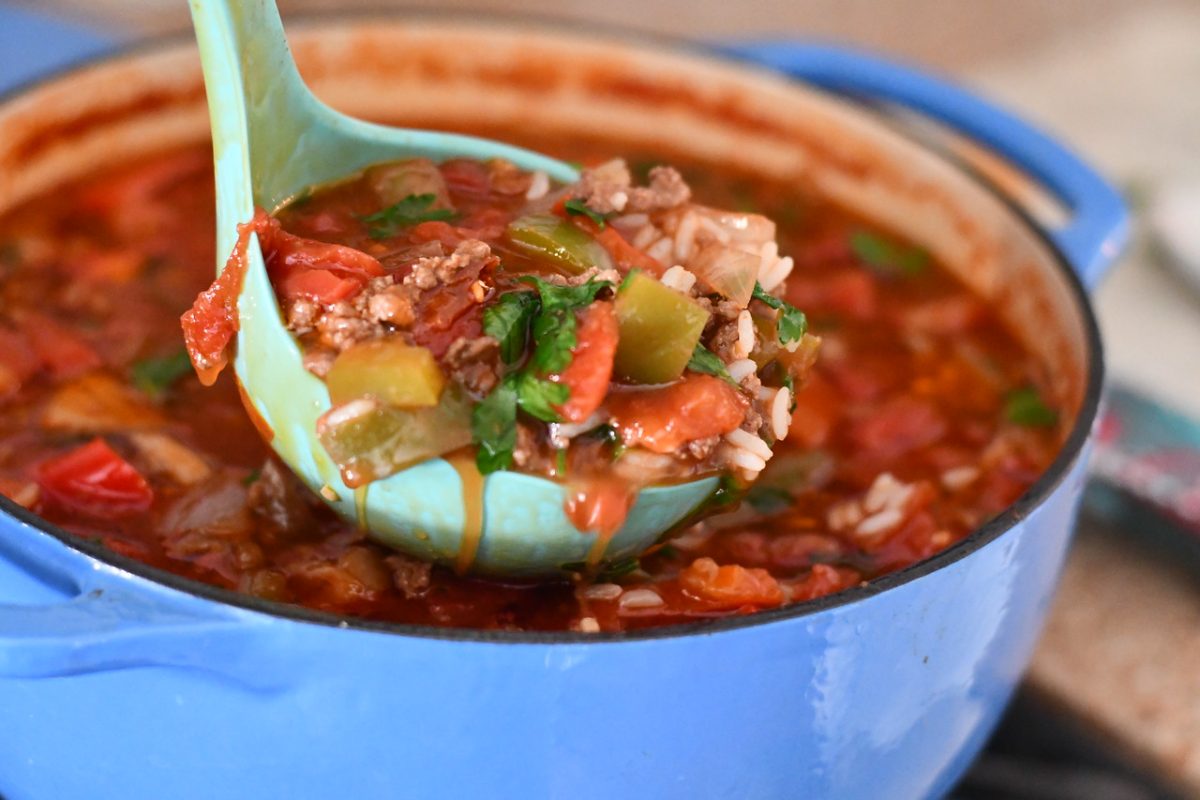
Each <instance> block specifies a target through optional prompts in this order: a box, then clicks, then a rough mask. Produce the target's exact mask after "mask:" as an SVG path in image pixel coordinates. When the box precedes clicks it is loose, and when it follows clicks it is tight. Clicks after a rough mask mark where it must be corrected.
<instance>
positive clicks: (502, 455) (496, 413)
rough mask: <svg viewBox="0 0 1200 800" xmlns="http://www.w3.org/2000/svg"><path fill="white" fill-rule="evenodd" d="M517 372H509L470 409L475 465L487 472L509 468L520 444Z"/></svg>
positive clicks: (485, 473)
mask: <svg viewBox="0 0 1200 800" xmlns="http://www.w3.org/2000/svg"><path fill="white" fill-rule="evenodd" d="M516 378H517V376H516V375H507V376H505V378H504V380H502V381H501V382H500V383H499V384H498V385H497V386H496V388H495V389H493V390H492V393H491V394H489V395H488V396H487V397H485V398H483V401H482V402H480V403H479V405H477V406H475V409H474V410H473V411H472V412H471V438H472V439H474V440H475V444H476V448H475V465H476V466H477V467H479V471H480V473H482V474H484V475H488V474H490V473H492V472H495V471H496V470H501V469H508V467H509V466H510V465H511V464H512V458H513V450H514V449H515V448H516V446H517V387H516Z"/></svg>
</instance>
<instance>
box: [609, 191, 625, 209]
mask: <svg viewBox="0 0 1200 800" xmlns="http://www.w3.org/2000/svg"><path fill="white" fill-rule="evenodd" d="M608 201H609V202H610V203H612V207H613V208H615V209H616V210H617V211H624V210H625V204H626V203H628V202H629V195H627V194H625V193H624V192H613V193H612V196H611V197H609V198H608Z"/></svg>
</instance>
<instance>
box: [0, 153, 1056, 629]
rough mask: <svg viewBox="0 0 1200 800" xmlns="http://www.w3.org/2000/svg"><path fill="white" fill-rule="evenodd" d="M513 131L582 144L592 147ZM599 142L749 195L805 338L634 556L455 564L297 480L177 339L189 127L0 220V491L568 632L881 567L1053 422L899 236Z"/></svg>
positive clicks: (146, 539) (1014, 479)
mask: <svg viewBox="0 0 1200 800" xmlns="http://www.w3.org/2000/svg"><path fill="white" fill-rule="evenodd" d="M508 138H511V139H513V140H517V141H521V140H522V137H520V136H509V137H508ZM522 143H523V144H527V145H532V146H535V147H537V146H540V147H541V148H542V149H544V150H546V151H547V152H552V153H554V154H555V155H558V156H560V157H564V158H573V159H576V160H580V161H584V162H586V163H594V162H597V161H600V160H603V159H605V158H607V157H609V156H610V155H612V154H613V153H614V152H618V151H619V150H620V148H619V147H616V146H612V145H608V146H603V147H601V146H594V145H593V146H589V145H585V144H580V143H575V144H566V143H564V142H562V141H557V140H556V141H553V142H538V141H529V138H528V137H524V141H522ZM624 155H626V156H627V158H628V159H629V162H630V164H631V165H632V166H633V167H634V170H635V172H637V171H642V170H644V169H645V168H646V166H648V165H650V164H655V163H667V162H669V163H672V164H674V165H676V166H677V167H679V168H680V169H681V170H682V172H683V173H684V175H685V177H686V179H687V181H688V182H689V183H690V185H691V186H692V188H693V191H694V193H695V197H696V199H697V200H698V201H700V202H702V203H706V204H708V205H711V206H715V207H723V208H739V209H744V210H754V211H757V212H759V213H762V214H765V215H766V216H768V217H770V218H772V219H774V220H776V221H777V223H778V225H779V234H778V235H779V243H780V249H781V251H782V252H784V253H787V254H790V255H791V256H793V257H794V259H795V261H796V267H795V269H794V270H793V272H792V274H791V276H790V277H789V278H788V280H787V283H786V286H785V289H784V290H783V292H782V294H783V295H784V297H785V299H786V300H787V301H788V302H790V303H792V304H793V305H795V306H797V307H799V308H801V309H803V310H804V311H805V312H806V313H807V315H808V319H809V322H810V329H811V331H812V332H813V333H814V334H816V335H818V336H820V337H821V338H822V340H823V341H822V346H821V355H820V359H819V360H818V362H817V364H816V366H815V367H814V368H813V370H812V372H811V374H810V375H809V377H808V379H807V381H806V382H805V384H804V385H803V386H802V387H797V392H796V397H795V404H796V408H795V413H794V416H793V424H792V428H791V432H790V435H789V437H788V438H787V440H786V441H783V442H779V443H777V444H776V446H775V450H776V453H775V456H774V458H773V459H772V460H771V462H770V463H769V465H768V467H767V469H766V471H765V472H764V473H763V474H762V476H761V478H760V479H759V481H758V482H757V483H756V484H755V485H754V486H753V488H751V489H750V490H749V492H748V493H747V494H746V495H745V496H744V497H743V498H741V499H740V500H736V499H734V497H733V495H732V494H730V495H729V496H728V497H727V498H725V499H730V500H733V502H730V504H729V505H728V506H727V507H725V508H724V509H723V510H721V511H720V512H719V513H716V514H714V515H713V516H711V517H709V518H707V519H705V520H703V521H701V522H698V523H696V524H694V525H692V526H691V527H687V528H685V529H683V530H681V531H679V532H678V535H676V536H675V537H674V538H672V539H671V540H669V541H667V542H666V543H665V544H663V545H660V546H659V547H658V548H656V549H655V550H653V551H651V552H650V553H648V554H646V555H644V556H643V557H642V558H640V559H631V560H629V561H627V562H622V563H618V564H606V565H604V568H603V571H601V572H600V573H599V574H580V575H578V576H576V577H575V578H574V579H571V580H562V581H557V582H544V583H539V584H523V583H505V582H499V581H493V580H483V579H478V578H472V577H469V576H461V575H458V574H456V573H455V572H454V571H453V570H452V569H449V568H445V567H438V566H433V567H431V566H429V565H427V564H424V563H422V562H419V561H416V560H414V559H411V558H409V557H407V556H404V555H401V554H398V553H395V552H393V551H391V550H389V549H387V548H384V547H381V546H379V545H376V544H374V543H373V542H371V541H370V539H369V538H368V537H367V536H366V534H365V533H364V532H362V531H360V530H358V529H357V528H356V527H355V526H354V525H353V524H351V523H348V522H346V521H344V520H342V519H340V518H339V517H337V516H336V515H335V514H333V513H332V512H331V511H330V510H329V509H328V508H327V507H325V506H324V504H323V503H322V501H321V500H320V499H319V498H317V497H315V496H314V495H312V493H310V492H309V490H307V489H306V488H304V487H303V486H302V485H300V484H299V482H298V481H297V480H296V479H295V478H294V477H293V476H292V475H291V474H290V472H288V470H287V469H286V468H285V467H283V466H282V465H281V464H280V463H279V462H278V460H277V459H275V458H274V456H273V455H272V453H271V451H270V448H269V446H268V445H267V444H266V443H265V442H264V441H263V439H262V438H261V437H260V435H259V431H258V430H257V429H256V427H255V424H254V422H253V421H252V420H251V418H250V417H249V416H248V415H247V413H246V411H245V410H244V408H243V404H242V402H241V400H240V398H239V393H238V388H237V386H236V383H235V381H234V380H233V378H232V375H231V374H230V372H231V371H228V370H227V371H226V372H225V373H223V374H222V375H221V376H220V377H219V378H218V379H217V380H216V383H215V385H214V386H212V387H209V388H205V387H203V386H201V384H200V382H199V380H198V379H197V378H196V376H195V374H194V373H193V372H192V370H191V367H190V365H189V363H188V360H187V356H186V353H185V352H184V350H183V338H182V333H181V330H180V324H179V318H180V315H181V314H182V313H183V312H184V311H185V310H186V309H188V308H189V307H190V306H191V305H192V302H193V301H194V299H195V298H196V295H197V293H198V292H200V291H201V290H202V289H204V288H205V287H206V286H208V285H209V283H211V281H212V277H213V266H214V264H215V262H216V255H217V254H216V253H215V252H214V250H213V241H214V235H213V230H214V220H213V179H212V172H211V167H210V156H209V151H208V149H207V148H206V147H197V148H194V149H190V150H183V151H178V152H173V153H169V154H167V155H163V156H160V157H156V158H154V159H151V160H148V161H145V162H142V163H138V164H134V165H132V166H128V167H122V168H118V169H113V170H111V171H108V172H106V173H104V174H102V175H100V176H98V177H96V178H93V179H89V180H87V181H84V182H81V183H80V184H78V185H76V186H73V187H69V188H67V189H65V190H60V191H57V192H55V193H54V194H53V195H49V196H45V197H42V198H40V199H37V200H35V201H33V202H30V203H27V204H25V205H24V206H22V207H20V208H18V209H16V210H15V211H13V212H11V213H10V214H8V215H7V216H6V217H5V218H4V219H2V220H0V493H3V494H4V495H6V496H7V497H9V498H10V499H12V500H14V501H15V502H17V503H19V504H21V505H24V506H26V507H28V508H30V509H31V510H32V511H33V512H34V513H36V514H38V515H39V516H41V517H42V518H44V519H46V520H47V521H48V522H51V523H53V524H56V525H59V526H61V527H63V528H64V529H66V530H68V531H71V532H72V533H75V534H77V535H80V536H83V537H86V538H89V539H94V540H97V541H99V542H101V543H102V544H103V545H104V546H106V547H108V548H109V549H111V550H112V551H114V552H117V553H121V554H123V555H126V556H129V557H132V558H135V559H137V560H140V561H143V562H145V563H147V564H151V565H153V566H156V567H159V568H162V569H165V570H168V571H170V572H174V573H177V574H180V575H183V576H186V577H189V578H193V579H196V580H199V581H203V582H206V583H210V584H214V585H217V586H222V587H226V588H230V589H234V590H237V591H240V592H244V593H247V594H250V595H254V596H257V597H261V598H266V599H269V600H275V601H279V602H283V603H291V604H297V605H302V606H306V607H309V608H312V609H316V610H320V611H326V612H332V613H336V614H344V615H350V616H356V617H362V618H366V619H373V620H385V621H391V622H399V623H413V624H423V625H438V626H450V627H471V628H479V629H507V630H583V631H589V632H594V631H620V630H633V629H640V628H647V627H652V626H658V625H665V624H672V623H679V622H687V621H696V620H704V619H714V618H720V617H725V616H730V615H740V614H748V613H753V612H754V611H757V610H761V609H766V608H775V607H779V606H781V605H787V604H791V603H797V602H802V601H805V600H809V599H812V598H816V597H821V596H824V595H828V594H830V593H833V592H838V591H841V590H843V589H846V588H849V587H852V586H855V585H858V584H860V583H862V582H864V581H869V580H871V579H872V578H875V577H877V576H879V575H883V574H886V573H889V572H892V571H895V570H897V569H901V568H903V567H906V566H908V565H910V564H913V563H915V562H917V561H920V560H922V559H925V558H928V557H929V556H931V555H933V554H934V553H937V552H938V551H940V550H942V549H944V548H946V547H948V546H950V545H952V544H954V543H955V542H957V541H959V540H960V539H962V538H963V537H965V536H966V535H968V534H969V533H971V532H972V531H973V530H975V529H976V528H977V527H978V526H979V525H981V524H982V523H984V522H985V521H987V520H988V519H989V518H991V517H993V516H995V515H996V514H998V513H1000V512H1001V511H1002V510H1003V509H1005V508H1006V507H1007V506H1009V505H1010V504H1011V503H1013V502H1014V501H1015V500H1016V499H1017V498H1018V497H1019V496H1020V495H1021V494H1022V493H1023V492H1025V491H1026V490H1027V489H1028V488H1029V486H1030V485H1031V484H1032V483H1033V482H1034V481H1035V480H1036V479H1037V478H1038V476H1039V475H1040V474H1041V472H1042V471H1043V470H1044V469H1045V468H1046V467H1047V466H1048V464H1049V463H1050V461H1051V460H1052V459H1053V458H1054V456H1055V454H1056V453H1057V450H1058V448H1059V446H1060V445H1061V442H1062V427H1063V426H1062V425H1061V424H1060V420H1059V416H1060V414H1059V413H1058V411H1057V410H1056V409H1055V408H1053V407H1052V406H1050V405H1048V404H1047V402H1046V401H1045V400H1044V399H1043V395H1042V393H1041V392H1040V390H1039V387H1042V386H1044V385H1046V381H1045V375H1044V369H1043V367H1042V366H1041V365H1040V364H1039V363H1038V362H1037V361H1036V360H1035V359H1034V358H1033V357H1032V356H1031V355H1030V354H1028V353H1027V352H1025V351H1024V350H1023V349H1022V347H1021V346H1020V345H1019V344H1018V342H1017V341H1016V340H1015V338H1014V337H1013V336H1012V335H1011V334H1010V333H1009V331H1008V330H1006V328H1005V327H1004V325H1003V324H1002V323H1001V322H1000V320H999V319H998V318H997V317H996V316H995V315H994V314H993V313H992V312H991V310H990V309H989V308H987V306H986V305H985V304H984V303H983V302H982V301H981V300H979V299H978V298H976V297H975V296H974V295H973V294H972V293H971V292H970V291H969V290H968V289H966V288H965V287H964V286H962V285H961V284H959V283H958V282H956V281H955V280H954V279H953V278H951V277H950V275H949V274H948V273H947V272H945V271H944V270H942V269H941V268H940V267H939V266H938V264H936V263H935V262H934V261H933V260H931V258H930V257H929V255H928V254H927V253H925V252H923V251H922V250H920V249H918V248H915V247H912V246H910V245H909V244H907V243H906V242H904V241H903V240H902V239H900V238H897V237H896V236H894V235H891V234H889V233H887V232H884V231H881V230H878V229H876V228H874V227H872V226H871V225H869V224H867V223H864V222H863V221H862V220H859V219H857V218H855V217H853V216H851V215H848V214H846V213H844V212H842V211H840V210H838V209H836V208H833V207H830V206H829V205H826V204H824V203H822V202H819V201H817V200H815V199H814V198H812V197H811V196H808V195H806V194H805V193H803V192H802V191H801V190H799V189H797V188H796V187H795V186H792V185H785V184H782V183H778V184H777V183H772V182H769V181H763V180H759V179H754V178H751V177H748V176H746V175H742V174H739V173H736V172H731V171H729V170H728V169H727V168H721V167H718V166H714V165H710V164H703V163H692V162H688V161H686V160H682V159H680V158H678V157H675V156H673V155H671V154H662V153H633V154H630V153H625V154H624ZM308 233H309V234H310V235H311V231H309V232H308ZM721 500H722V498H718V501H721Z"/></svg>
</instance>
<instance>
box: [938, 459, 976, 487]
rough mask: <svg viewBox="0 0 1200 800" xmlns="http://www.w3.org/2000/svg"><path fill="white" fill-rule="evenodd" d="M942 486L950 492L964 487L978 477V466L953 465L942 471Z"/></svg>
mask: <svg viewBox="0 0 1200 800" xmlns="http://www.w3.org/2000/svg"><path fill="white" fill-rule="evenodd" d="M941 479H942V486H945V487H946V488H947V489H949V490H950V491H952V492H957V491H958V490H959V489H965V488H967V487H968V486H970V485H971V484H972V483H974V482H975V481H977V480H978V479H979V468H978V467H972V466H970V465H968V466H965V467H955V468H953V469H948V470H946V471H945V472H943V473H942V477H941Z"/></svg>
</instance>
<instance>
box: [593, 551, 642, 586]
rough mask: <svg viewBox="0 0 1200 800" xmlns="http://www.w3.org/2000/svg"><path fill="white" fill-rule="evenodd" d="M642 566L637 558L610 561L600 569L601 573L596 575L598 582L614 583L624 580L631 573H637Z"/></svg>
mask: <svg viewBox="0 0 1200 800" xmlns="http://www.w3.org/2000/svg"><path fill="white" fill-rule="evenodd" d="M641 565H642V564H641V561H639V560H638V558H637V556H630V557H629V558H622V559H621V560H620V561H610V562H607V563H605V564H603V565H602V566H601V567H600V571H599V572H598V573H597V574H596V580H597V581H612V580H616V579H617V578H623V577H625V576H626V575H628V574H629V573H631V572H636V571H637V570H638V568H639V567H641Z"/></svg>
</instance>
